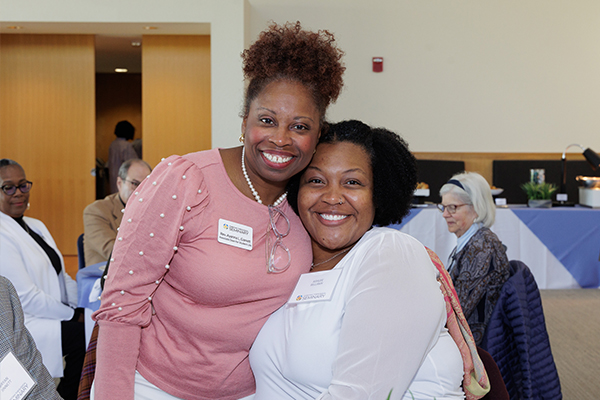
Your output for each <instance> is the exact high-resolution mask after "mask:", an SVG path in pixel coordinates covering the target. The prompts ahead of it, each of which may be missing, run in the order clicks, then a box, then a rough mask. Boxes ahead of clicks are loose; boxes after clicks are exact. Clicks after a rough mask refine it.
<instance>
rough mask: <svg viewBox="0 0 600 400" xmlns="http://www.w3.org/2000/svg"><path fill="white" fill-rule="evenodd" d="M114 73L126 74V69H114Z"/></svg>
mask: <svg viewBox="0 0 600 400" xmlns="http://www.w3.org/2000/svg"><path fill="white" fill-rule="evenodd" d="M115 72H119V73H124V72H127V68H115Z"/></svg>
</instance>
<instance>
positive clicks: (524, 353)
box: [481, 260, 562, 400]
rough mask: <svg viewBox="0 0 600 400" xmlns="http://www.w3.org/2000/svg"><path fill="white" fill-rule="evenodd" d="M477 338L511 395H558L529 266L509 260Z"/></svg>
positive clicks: (532, 399) (527, 399)
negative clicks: (508, 271) (483, 329)
mask: <svg viewBox="0 0 600 400" xmlns="http://www.w3.org/2000/svg"><path fill="white" fill-rule="evenodd" d="M510 267H511V277H510V278H509V279H508V280H507V281H506V283H505V284H504V286H502V290H501V292H500V298H499V299H498V302H497V303H496V307H495V308H494V311H493V313H492V316H491V318H490V321H489V323H488V326H487V330H486V332H485V334H484V337H483V340H482V342H481V348H482V349H483V350H486V351H487V352H488V353H489V354H490V355H491V356H492V358H493V359H494V361H496V364H497V365H498V368H499V369H500V372H501V374H502V378H503V379H504V383H505V385H506V389H507V391H508V393H509V395H510V398H511V399H524V400H537V399H544V400H545V399H552V400H559V399H562V393H561V388H560V380H559V378H558V372H557V371H556V365H555V364H554V358H553V357H552V350H551V348H550V340H549V338H548V332H547V331H546V322H545V319H544V310H543V308H542V301H541V297H540V292H539V290H538V286H537V284H536V283H535V279H534V277H533V275H532V274H531V271H530V270H529V268H528V267H527V266H526V265H525V264H524V263H522V262H521V261H516V260H511V261H510Z"/></svg>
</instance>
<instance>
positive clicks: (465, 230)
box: [438, 172, 510, 345]
mask: <svg viewBox="0 0 600 400" xmlns="http://www.w3.org/2000/svg"><path fill="white" fill-rule="evenodd" d="M440 196H441V197H442V202H441V203H440V204H438V208H439V209H440V211H441V212H442V215H443V216H444V218H445V219H446V223H447V224H448V230H449V231H450V232H452V233H454V234H455V235H456V237H457V244H456V247H455V248H454V250H453V251H452V254H451V255H450V259H449V261H448V272H449V273H450V276H451V277H452V280H453V282H454V287H455V288H456V292H457V294H458V298H459V301H460V305H461V306H462V309H463V312H464V314H465V317H466V318H467V322H468V323H469V326H470V327H471V331H472V332H473V336H474V338H475V342H476V343H477V344H478V345H479V344H481V341H482V339H483V335H484V333H485V330H486V327H487V324H488V321H489V319H490V316H491V315H492V311H493V310H494V306H495V305H496V302H497V301H498V297H499V296H500V289H501V288H502V285H504V282H506V280H507V279H508V278H509V275H510V267H509V264H508V257H507V256H506V247H505V246H504V245H503V244H502V242H501V241H500V239H498V236H496V234H495V233H494V232H492V231H491V230H490V229H489V228H490V226H492V225H493V223H494V219H495V217H496V206H495V205H494V201H493V199H492V193H491V191H490V187H489V184H488V182H487V181H486V180H485V178H484V177H483V176H481V175H479V174H478V173H476V172H464V173H461V174H457V175H454V176H453V177H452V178H451V179H450V180H449V181H448V182H447V183H446V184H444V185H443V186H442V188H441V189H440Z"/></svg>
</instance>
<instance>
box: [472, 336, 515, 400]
mask: <svg viewBox="0 0 600 400" xmlns="http://www.w3.org/2000/svg"><path fill="white" fill-rule="evenodd" d="M477 354H479V358H481V361H482V362H483V365H484V367H485V371H486V372H487V375H488V378H489V379H490V388H491V389H490V391H489V392H488V394H486V395H485V396H483V397H482V398H481V400H510V396H509V395H508V391H507V390H506V385H505V384H504V379H502V374H501V373H500V368H498V364H496V361H494V359H493V358H492V356H491V355H490V353H488V352H487V351H485V350H484V349H482V348H481V347H479V346H477Z"/></svg>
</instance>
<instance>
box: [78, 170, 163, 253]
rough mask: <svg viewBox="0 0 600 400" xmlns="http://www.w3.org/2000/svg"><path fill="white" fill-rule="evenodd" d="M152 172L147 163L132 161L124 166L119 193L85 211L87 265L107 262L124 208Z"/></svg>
mask: <svg viewBox="0 0 600 400" xmlns="http://www.w3.org/2000/svg"><path fill="white" fill-rule="evenodd" d="M151 171H152V169H151V168H150V166H149V165H148V163H146V162H145V161H144V160H140V159H131V160H127V161H125V162H124V163H123V164H121V167H120V168H119V176H118V177H117V188H118V189H119V191H118V192H117V193H114V194H111V195H108V196H106V197H105V198H104V199H102V200H96V201H95V202H93V203H92V204H90V205H88V206H87V207H86V208H85V210H84V211H83V229H84V231H83V232H84V235H83V253H84V255H85V265H92V264H96V263H99V262H104V261H107V260H108V257H109V256H110V253H111V251H112V248H113V245H114V243H115V238H116V236H117V228H118V227H119V225H120V224H121V219H122V218H123V211H124V210H125V205H126V204H127V200H128V199H129V197H130V196H131V194H132V193H133V192H134V191H135V190H136V188H137V187H138V185H139V184H140V183H141V182H142V181H143V180H144V179H145V178H146V176H148V175H149V174H150V172H151Z"/></svg>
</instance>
